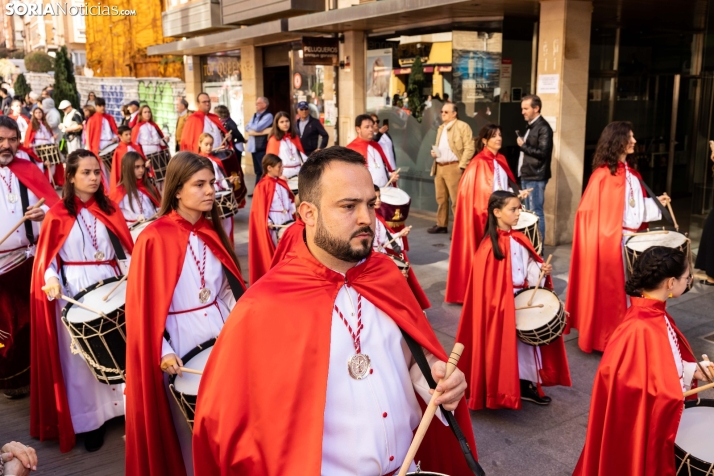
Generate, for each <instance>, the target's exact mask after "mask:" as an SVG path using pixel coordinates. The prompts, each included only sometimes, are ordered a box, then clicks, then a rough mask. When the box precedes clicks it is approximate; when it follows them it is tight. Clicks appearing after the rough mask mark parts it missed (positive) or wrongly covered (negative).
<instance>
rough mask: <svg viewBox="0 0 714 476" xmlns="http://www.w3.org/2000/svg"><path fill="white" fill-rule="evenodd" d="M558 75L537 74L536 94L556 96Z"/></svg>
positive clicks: (558, 81)
mask: <svg viewBox="0 0 714 476" xmlns="http://www.w3.org/2000/svg"><path fill="white" fill-rule="evenodd" d="M559 83H560V75H559V74H539V75H538V94H558V84H559Z"/></svg>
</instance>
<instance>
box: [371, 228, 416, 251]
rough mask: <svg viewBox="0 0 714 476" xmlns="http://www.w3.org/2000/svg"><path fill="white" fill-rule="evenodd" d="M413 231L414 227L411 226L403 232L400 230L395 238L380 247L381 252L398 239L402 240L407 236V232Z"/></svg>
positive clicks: (403, 229)
mask: <svg viewBox="0 0 714 476" xmlns="http://www.w3.org/2000/svg"><path fill="white" fill-rule="evenodd" d="M411 229H412V226H411V225H409V226H405V227H404V228H402V229H401V230H399V232H397V233H395V234H394V236H393V237H392V239H391V240H389V241H388V242H386V243H385V244H383V245H380V247H379V251H382V250H383V249H384V247H385V246H387V245H391V244H392V243H393V242H394V240H396V239H397V238H401V237H402V236H404V235H406V234H407V232H409V230H411Z"/></svg>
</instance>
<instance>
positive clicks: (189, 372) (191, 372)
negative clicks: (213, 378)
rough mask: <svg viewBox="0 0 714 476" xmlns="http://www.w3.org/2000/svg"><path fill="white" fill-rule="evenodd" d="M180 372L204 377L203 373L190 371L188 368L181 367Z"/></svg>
mask: <svg viewBox="0 0 714 476" xmlns="http://www.w3.org/2000/svg"><path fill="white" fill-rule="evenodd" d="M179 370H180V371H181V372H186V373H187V374H194V375H203V372H201V371H200V370H193V369H189V368H187V367H179Z"/></svg>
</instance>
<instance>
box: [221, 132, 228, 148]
mask: <svg viewBox="0 0 714 476" xmlns="http://www.w3.org/2000/svg"><path fill="white" fill-rule="evenodd" d="M230 136H231V131H228V134H226V136H225V137H224V138H223V142H221V145H219V146H218V147H219V148H220V147H223V144H225V143H226V141H227V140H228V138H229V137H230Z"/></svg>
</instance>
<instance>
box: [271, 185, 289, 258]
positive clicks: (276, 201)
mask: <svg viewBox="0 0 714 476" xmlns="http://www.w3.org/2000/svg"><path fill="white" fill-rule="evenodd" d="M271 180H274V179H271ZM294 214H295V203H293V201H292V200H291V199H290V195H288V191H287V190H285V189H284V188H283V187H281V186H280V185H278V184H275V192H274V193H273V200H272V201H271V202H270V209H269V210H268V223H272V224H273V225H283V224H285V223H287V222H289V221H290V220H294V218H293V215H294ZM270 236H271V238H273V244H274V245H275V246H278V229H277V228H270Z"/></svg>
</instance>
